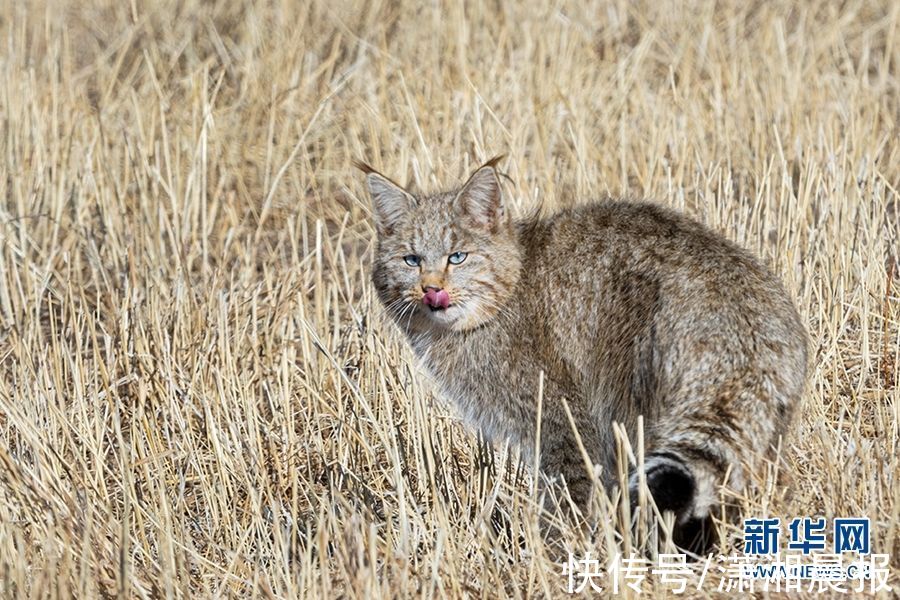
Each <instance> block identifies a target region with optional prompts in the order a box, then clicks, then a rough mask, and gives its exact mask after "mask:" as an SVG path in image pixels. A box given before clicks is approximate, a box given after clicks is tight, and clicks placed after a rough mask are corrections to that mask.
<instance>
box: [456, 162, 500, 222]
mask: <svg viewBox="0 0 900 600" xmlns="http://www.w3.org/2000/svg"><path fill="white" fill-rule="evenodd" d="M502 158H503V156H502V155H501V156H496V157H494V158H492V159H491V160H489V161H488V162H486V163H485V164H484V165H483V166H481V167H479V168H478V170H477V171H475V172H474V173H473V174H472V176H471V177H469V180H468V181H467V182H466V183H465V185H463V188H462V190H461V191H460V192H459V194H458V195H457V197H456V198H457V203H458V205H459V207H460V209H461V210H462V212H463V214H464V215H465V216H467V217H468V218H469V219H470V220H471V221H472V222H473V223H474V224H475V225H476V226H479V227H482V228H485V229H488V230H490V231H495V230H496V229H497V227H498V226H499V225H500V223H501V222H502V221H503V220H504V218H505V214H504V209H503V197H502V194H501V191H500V179H499V178H498V176H497V171H496V169H495V168H494V165H495V164H497V162H499V161H500V159H502Z"/></svg>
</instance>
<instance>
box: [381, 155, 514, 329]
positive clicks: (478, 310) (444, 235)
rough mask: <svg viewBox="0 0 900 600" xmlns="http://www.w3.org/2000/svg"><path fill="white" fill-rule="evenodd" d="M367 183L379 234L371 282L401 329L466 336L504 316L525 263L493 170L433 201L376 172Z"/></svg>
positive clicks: (488, 167)
mask: <svg viewBox="0 0 900 600" xmlns="http://www.w3.org/2000/svg"><path fill="white" fill-rule="evenodd" d="M367 183H368V186H369V193H370V195H371V196H372V205H373V207H374V215H375V225H376V230H377V231H378V245H377V249H376V255H375V267H374V272H373V281H374V283H375V287H376V289H377V290H378V295H379V297H380V298H381V301H382V302H383V303H384V304H385V306H386V308H387V310H388V313H389V314H390V315H391V317H392V318H394V319H395V320H396V321H397V322H398V323H399V324H400V326H401V327H404V328H406V329H416V328H419V327H433V328H441V329H450V330H453V331H466V330H468V329H472V328H475V327H478V326H480V325H482V324H484V323H485V322H487V321H489V320H490V319H492V318H495V317H496V316H497V315H498V313H499V312H500V311H502V310H503V306H504V303H506V302H507V301H508V300H509V299H510V296H511V295H512V294H513V293H514V287H515V285H516V283H517V281H518V278H519V269H520V268H521V263H520V256H519V246H518V243H517V242H516V237H515V233H514V231H513V229H512V225H511V223H510V220H509V217H508V215H507V213H506V211H505V210H504V207H503V202H502V197H501V193H500V182H499V181H498V179H497V173H496V171H495V170H494V168H493V166H492V165H491V164H488V165H486V166H484V167H482V168H480V169H479V170H478V171H476V172H475V173H474V174H473V175H472V177H471V178H469V180H468V181H467V182H466V183H465V185H463V186H462V188H460V189H459V190H456V191H453V192H446V193H441V194H436V195H434V196H430V197H416V196H413V195H412V194H410V193H409V192H407V191H406V190H404V189H403V188H402V187H400V186H399V185H397V184H395V183H394V182H392V181H391V180H389V179H387V178H386V177H384V176H383V175H380V174H378V173H376V172H374V171H371V170H370V171H369V172H368V174H367Z"/></svg>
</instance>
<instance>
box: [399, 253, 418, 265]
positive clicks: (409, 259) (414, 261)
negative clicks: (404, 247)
mask: <svg viewBox="0 0 900 600" xmlns="http://www.w3.org/2000/svg"><path fill="white" fill-rule="evenodd" d="M403 260H404V261H406V264H408V265H409V266H411V267H418V266H419V263H421V262H422V257H421V256H416V255H415V254H407V255H406V256H404V257H403Z"/></svg>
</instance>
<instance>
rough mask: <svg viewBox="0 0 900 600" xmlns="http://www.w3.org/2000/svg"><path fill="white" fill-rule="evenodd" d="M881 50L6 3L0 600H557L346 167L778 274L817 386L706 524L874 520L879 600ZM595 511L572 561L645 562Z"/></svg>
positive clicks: (898, 162) (831, 27) (895, 536)
mask: <svg viewBox="0 0 900 600" xmlns="http://www.w3.org/2000/svg"><path fill="white" fill-rule="evenodd" d="M84 4H87V3H84ZM898 26H900V3H896V2H890V1H889V0H882V1H880V2H876V1H872V2H869V1H858V0H848V1H846V2H841V3H837V2H831V1H826V0H823V1H804V2H787V1H775V2H757V1H751V2H739V1H722V2H711V1H708V0H700V1H698V2H693V3H689V4H682V3H679V2H672V1H668V0H664V1H662V2H650V1H647V2H638V3H629V2H624V1H605V2H574V1H573V2H569V1H566V0H564V1H561V2H552V3H549V2H548V3H543V2H537V1H536V0H527V1H525V2H521V3H514V2H486V3H471V4H469V5H463V4H461V3H457V2H434V3H428V4H427V5H426V4H420V3H415V2H371V3H368V2H366V3H363V2H359V3H351V2H346V1H345V0H333V1H330V2H320V1H313V2H309V3H302V2H298V3H292V2H278V1H275V0H271V1H268V2H258V3H251V2H245V1H238V0H235V1H233V2H228V3H225V2H220V3H207V2H201V1H199V0H178V1H176V0H146V1H142V2H119V1H112V0H98V1H97V2H93V3H91V5H90V7H87V6H84V5H83V4H82V3H66V2H61V1H54V0H33V1H31V2H27V3H20V2H9V1H8V2H4V3H0V32H2V45H3V51H2V52H0V74H2V83H0V86H2V91H0V97H2V100H0V198H2V201H0V574H2V575H0V594H2V595H3V596H8V597H11V596H34V597H46V596H49V595H55V596H69V595H75V596H77V597H82V598H88V597H94V596H102V595H112V594H117V593H121V594H123V595H126V596H138V597H140V596H161V595H171V596H186V597H191V596H200V597H203V596H211V595H225V596H232V595H243V596H256V595H258V596H263V597H278V598H291V597H296V596H304V597H311V598H319V597H333V596H341V597H360V598H369V597H404V596H425V597H433V596H440V597H444V596H446V597H459V596H464V595H469V596H475V597H526V596H527V597H533V596H546V597H557V596H565V595H566V594H567V591H566V585H567V581H566V577H565V576H564V575H562V569H561V566H560V565H559V564H557V563H556V562H554V561H555V560H556V559H557V558H558V557H556V556H553V554H552V553H551V552H548V551H547V549H546V546H545V545H544V544H543V543H542V542H541V539H540V532H541V529H540V527H539V526H538V519H537V508H536V507H537V501H536V498H535V486H534V485H533V481H532V479H531V477H530V470H529V468H528V466H527V465H522V464H521V461H519V459H518V453H517V452H516V450H515V449H509V448H503V447H491V446H489V445H486V444H483V443H479V441H478V438H477V437H476V436H475V435H474V434H473V432H472V431H470V430H469V429H468V428H467V427H466V426H465V425H464V424H462V423H461V422H460V421H459V419H458V417H457V415H456V413H455V412H454V411H453V409H452V407H450V406H447V405H446V404H444V403H443V402H442V401H441V400H440V399H439V396H438V395H437V390H436V389H435V388H434V386H433V385H432V384H431V383H430V382H429V381H428V380H427V379H426V378H425V377H424V376H423V375H422V374H421V373H420V369H419V367H418V365H417V364H416V363H415V361H414V360H413V358H412V356H411V354H410V352H409V350H408V348H407V347H406V346H405V345H404V343H403V341H402V339H401V338H400V336H399V335H398V333H397V332H396V331H395V330H394V329H393V328H392V327H391V326H390V325H389V324H388V323H387V322H386V319H385V318H384V316H383V313H382V311H381V309H380V307H379V305H378V303H377V301H376V299H375V297H374V294H373V289H372V286H371V284H370V283H369V273H370V270H369V269H370V264H371V260H372V252H373V226H372V223H371V219H370V209H369V205H368V199H367V197H366V195H365V191H364V182H363V177H362V176H361V173H360V172H358V171H356V170H355V169H354V168H353V167H352V166H351V163H352V161H353V160H354V159H362V160H365V161H367V162H369V163H371V164H372V165H373V166H375V167H376V168H379V169H380V170H382V171H383V172H385V173H387V174H390V175H391V176H393V177H394V178H395V179H398V180H400V181H401V182H409V183H410V185H412V186H413V187H416V188H418V189H422V190H426V191H429V190H430V191H433V190H437V189H439V188H441V187H444V186H448V185H451V184H454V183H456V182H458V181H459V180H460V179H461V178H462V177H464V176H465V175H466V174H467V173H468V172H469V171H470V170H471V169H472V168H473V167H474V166H477V165H478V164H480V163H481V162H483V161H484V160H486V159H488V158H490V157H491V156H493V155H495V154H505V155H506V158H505V159H504V160H503V161H502V162H500V163H499V165H500V168H501V170H502V171H503V172H504V173H505V174H506V175H507V177H506V178H504V186H505V188H504V193H505V194H506V197H507V199H508V201H509V205H510V208H511V210H512V211H513V212H514V213H516V214H524V213H526V212H528V211H530V210H534V209H536V207H539V206H540V207H541V210H542V211H544V212H547V213H549V212H552V211H553V210H556V209H557V208H559V207H564V206H569V205H572V204H576V203H581V202H588V201H590V200H591V199H595V198H600V197H604V196H607V195H612V196H615V197H632V198H646V199H650V200H653V201H656V202H659V203H660V204H662V205H665V206H670V207H674V208H677V209H679V210H683V211H685V212H687V213H688V214H690V215H692V216H693V217H695V218H697V219H699V220H701V221H704V222H706V223H707V224H709V225H710V226H711V227H713V228H714V229H715V230H717V231H719V232H721V233H722V234H723V235H725V236H727V237H728V238H730V239H733V240H735V241H737V242H739V243H740V244H742V245H744V246H745V247H747V248H749V249H751V250H752V251H753V252H755V253H757V254H758V255H759V256H760V257H761V258H762V259H763V260H764V261H765V262H766V263H767V264H768V265H770V266H771V267H772V269H774V270H775V272H777V273H778V274H779V275H780V276H781V277H782V278H783V280H784V282H785V285H786V286H787V288H788V290H789V291H790V293H791V295H792V297H793V298H794V299H795V301H796V303H797V306H798V307H799V310H800V312H801V314H802V316H803V318H804V320H805V322H806V324H807V325H808V328H809V331H810V337H811V344H812V356H813V360H814V367H813V369H812V373H811V380H810V386H809V391H808V393H807V394H806V396H805V398H804V400H803V405H802V408H801V410H800V411H799V413H798V415H797V419H796V423H795V426H794V428H793V430H792V432H791V435H790V436H789V437H788V438H787V439H786V440H785V441H784V445H783V449H782V454H781V456H780V457H773V462H772V468H771V469H770V470H769V471H768V472H766V473H760V474H759V476H758V478H757V479H758V481H757V485H756V486H755V487H754V488H753V489H751V490H750V491H749V492H748V493H747V494H744V495H742V496H740V497H735V496H733V495H729V493H728V491H727V490H723V497H724V498H726V499H728V500H729V502H731V503H732V504H734V505H736V506H738V507H739V508H740V510H741V512H742V514H743V516H745V517H765V516H778V517H781V518H783V519H789V518H792V517H796V516H816V515H823V516H825V517H827V518H828V519H829V522H830V519H831V518H833V517H844V516H846V517H851V516H868V517H870V518H871V528H872V546H873V550H874V551H875V552H879V553H885V554H889V555H890V556H891V558H890V560H891V562H892V564H893V574H892V579H891V584H892V585H893V587H894V590H895V593H896V590H897V589H900V580H898V577H900V567H898V564H900V498H898V496H900V479H898V473H900V458H898V457H900V448H898V443H900V442H898V440H900V432H898V422H900V392H898V385H897V384H898V378H900V267H898V254H900V251H898V248H900V195H898V186H900V135H898V131H900V127H898V117H900V76H898V64H900V31H898V29H900V27H898ZM614 500H615V498H613V501H614ZM594 509H595V515H594V517H595V519H597V525H596V528H595V530H594V531H584V530H576V529H575V528H571V527H569V528H567V529H566V530H565V534H566V540H567V543H568V544H569V546H570V548H571V549H572V550H573V551H574V552H575V553H576V555H577V556H584V553H585V552H586V551H588V550H590V551H591V552H593V553H594V556H597V557H600V558H601V559H602V560H603V561H604V564H605V561H607V560H610V559H611V557H612V556H614V554H615V552H626V553H627V552H629V551H630V550H631V549H632V548H637V549H643V550H644V551H647V552H650V554H649V556H651V557H652V551H651V550H648V549H650V548H651V547H654V539H655V538H654V537H653V531H654V529H653V527H650V528H649V529H647V528H646V527H645V526H644V525H641V526H638V527H636V528H635V529H634V530H632V529H631V528H630V527H626V526H623V525H621V524H620V521H621V519H620V513H619V512H618V511H617V510H616V509H615V508H614V506H613V505H612V504H610V502H608V501H606V500H603V501H598V503H597V505H596V506H595V507H594ZM645 525H646V524H645ZM717 533H718V535H719V536H720V539H721V541H722V543H723V547H724V548H725V550H733V549H735V548H737V546H734V545H733V544H738V545H739V543H740V537H741V534H742V530H741V529H740V528H739V527H738V526H737V525H736V524H733V523H728V522H720V523H719V531H718V532H717ZM648 536H649V537H648ZM660 536H661V537H662V538H663V539H664V538H665V536H664V534H660ZM737 549H738V550H740V548H737ZM713 568H715V563H714V566H713ZM599 583H601V584H603V585H604V586H606V585H607V582H606V581H600V582H599ZM644 585H645V586H646V587H645V588H644V589H645V591H646V592H648V593H649V591H653V590H654V588H653V587H652V585H653V584H652V583H651V582H650V581H648V582H645V584H644ZM656 585H657V587H656V588H655V590H656V591H657V592H658V591H660V590H661V589H662V588H661V587H659V584H658V583H657V584H656ZM715 589H716V586H715V585H714V582H712V583H707V585H706V586H705V587H703V588H702V589H701V590H699V591H697V590H694V591H693V592H691V593H692V594H694V595H700V596H703V595H706V594H713V593H714V592H715ZM607 592H608V588H607Z"/></svg>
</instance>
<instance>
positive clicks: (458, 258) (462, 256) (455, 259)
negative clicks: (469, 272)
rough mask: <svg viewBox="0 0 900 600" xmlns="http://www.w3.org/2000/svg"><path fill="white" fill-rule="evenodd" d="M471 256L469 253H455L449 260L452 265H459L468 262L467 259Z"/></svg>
mask: <svg viewBox="0 0 900 600" xmlns="http://www.w3.org/2000/svg"><path fill="white" fill-rule="evenodd" d="M468 255H469V253H468V252H454V253H453V254H451V255H450V256H448V257H447V260H448V261H449V262H450V264H451V265H458V264H460V263H461V262H462V261H464V260H466V257H467V256H468Z"/></svg>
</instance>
